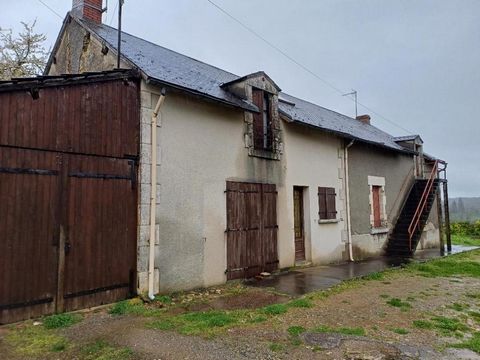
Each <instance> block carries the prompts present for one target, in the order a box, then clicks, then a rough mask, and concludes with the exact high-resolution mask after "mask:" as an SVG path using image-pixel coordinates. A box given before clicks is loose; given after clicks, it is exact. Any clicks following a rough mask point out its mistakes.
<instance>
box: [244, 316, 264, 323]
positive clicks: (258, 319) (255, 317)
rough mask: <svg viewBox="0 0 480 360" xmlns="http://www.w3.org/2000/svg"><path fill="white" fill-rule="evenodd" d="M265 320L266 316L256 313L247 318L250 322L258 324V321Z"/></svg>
mask: <svg viewBox="0 0 480 360" xmlns="http://www.w3.org/2000/svg"><path fill="white" fill-rule="evenodd" d="M267 320H268V318H267V317H266V316H263V315H258V316H254V317H253V318H251V319H249V320H248V322H249V323H252V324H258V323H262V322H265V321H267Z"/></svg>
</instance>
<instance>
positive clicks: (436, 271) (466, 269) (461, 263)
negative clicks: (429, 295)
mask: <svg viewBox="0 0 480 360" xmlns="http://www.w3.org/2000/svg"><path fill="white" fill-rule="evenodd" d="M477 257H478V252H477V251H472V252H467V253H462V254H457V255H452V256H448V257H446V258H441V259H435V260H430V261H428V262H426V263H413V264H409V265H408V266H407V268H408V269H409V270H413V271H417V272H419V273H420V274H421V275H423V276H427V277H450V276H462V275H463V276H470V277H480V262H479V261H478V258H477Z"/></svg>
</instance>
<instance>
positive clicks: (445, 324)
mask: <svg viewBox="0 0 480 360" xmlns="http://www.w3.org/2000/svg"><path fill="white" fill-rule="evenodd" d="M432 321H433V324H434V327H435V328H436V329H437V330H438V331H439V333H440V334H442V335H444V336H461V334H462V333H463V332H465V331H468V330H469V328H468V326H466V325H465V324H463V323H462V322H460V320H458V319H455V318H447V317H445V316H436V317H433V318H432Z"/></svg>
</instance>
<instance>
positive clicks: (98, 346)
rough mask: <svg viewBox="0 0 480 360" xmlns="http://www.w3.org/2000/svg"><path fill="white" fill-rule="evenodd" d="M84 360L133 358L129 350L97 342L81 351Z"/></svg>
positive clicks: (122, 359) (101, 341)
mask: <svg viewBox="0 0 480 360" xmlns="http://www.w3.org/2000/svg"><path fill="white" fill-rule="evenodd" d="M83 354H84V357H83V359H85V360H125V359H130V358H132V356H133V351H132V350H131V349H129V348H115V347H113V346H111V345H109V344H108V343H106V342H105V341H103V340H98V341H96V342H94V343H92V344H89V345H87V346H86V347H85V348H84V349H83Z"/></svg>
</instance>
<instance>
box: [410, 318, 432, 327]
mask: <svg viewBox="0 0 480 360" xmlns="http://www.w3.org/2000/svg"><path fill="white" fill-rule="evenodd" d="M413 326H415V327H416V328H418V329H433V328H434V327H435V325H434V324H433V323H432V322H430V321H428V320H414V321H413Z"/></svg>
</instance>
